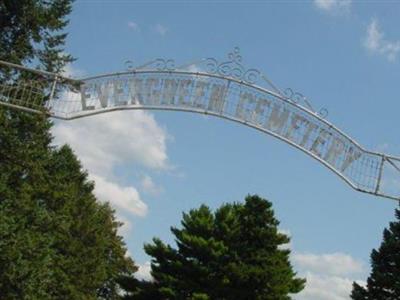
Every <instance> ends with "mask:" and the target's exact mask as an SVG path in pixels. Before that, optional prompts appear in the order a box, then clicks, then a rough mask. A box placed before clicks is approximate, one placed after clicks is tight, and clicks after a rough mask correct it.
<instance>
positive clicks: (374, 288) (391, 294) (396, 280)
mask: <svg viewBox="0 0 400 300" xmlns="http://www.w3.org/2000/svg"><path fill="white" fill-rule="evenodd" d="M395 214H396V219H397V220H396V221H394V222H391V223H390V224H389V228H387V229H385V230H384V231H383V241H382V243H381V245H380V247H379V249H378V250H375V249H374V250H372V253H371V267H372V271H371V274H370V276H369V277H368V279H367V286H366V287H363V286H360V285H359V284H357V283H356V282H354V283H353V291H352V293H351V298H352V299H355V300H398V299H400V209H397V210H396V213H395Z"/></svg>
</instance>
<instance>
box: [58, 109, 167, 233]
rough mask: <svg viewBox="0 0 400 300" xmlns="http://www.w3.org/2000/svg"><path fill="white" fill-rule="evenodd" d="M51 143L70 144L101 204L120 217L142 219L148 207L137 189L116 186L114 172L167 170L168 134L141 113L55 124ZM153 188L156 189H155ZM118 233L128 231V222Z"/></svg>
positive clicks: (133, 112) (95, 117)
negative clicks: (122, 168) (130, 168)
mask: <svg viewBox="0 0 400 300" xmlns="http://www.w3.org/2000/svg"><path fill="white" fill-rule="evenodd" d="M52 133H53V135H54V137H55V139H54V143H55V144H56V145H61V144H64V143H67V144H69V145H70V146H71V147H72V149H73V150H74V151H75V152H76V154H77V156H78V158H79V159H80V160H81V162H82V164H83V167H84V168H85V169H87V170H88V171H89V178H90V179H91V180H94V182H95V190H94V193H95V195H96V197H97V198H98V199H99V200H100V201H108V202H110V203H111V204H112V205H113V207H114V208H116V210H117V217H118V220H121V218H122V219H123V217H121V216H127V215H129V214H130V215H136V216H144V215H146V213H147V206H146V204H145V203H144V202H143V199H142V198H141V196H140V194H139V192H138V190H137V188H135V187H133V186H127V185H125V184H121V183H120V182H119V178H118V176H115V175H114V173H113V171H114V170H115V168H116V167H118V166H125V167H127V166H129V167H136V166H142V167H145V168H148V169H152V170H169V165H168V157H167V152H166V140H167V133H166V131H165V130H164V129H162V128H161V127H160V126H159V125H158V124H157V122H156V121H155V119H154V117H153V116H152V115H151V114H149V113H146V112H144V111H129V112H114V113H107V114H102V115H98V116H94V117H87V118H82V119H77V120H74V121H68V122H66V121H64V122H57V123H56V124H55V126H53V128H52ZM154 188H155V187H154ZM122 221H123V222H124V223H125V225H124V227H123V228H121V229H120V230H121V232H123V233H126V232H128V231H129V230H130V228H131V224H130V222H129V220H128V219H127V218H125V219H123V220H122Z"/></svg>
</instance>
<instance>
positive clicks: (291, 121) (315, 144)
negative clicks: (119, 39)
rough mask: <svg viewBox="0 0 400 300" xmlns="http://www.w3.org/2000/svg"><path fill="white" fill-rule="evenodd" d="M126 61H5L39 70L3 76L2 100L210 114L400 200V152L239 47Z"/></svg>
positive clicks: (54, 111) (45, 106)
mask: <svg viewBox="0 0 400 300" xmlns="http://www.w3.org/2000/svg"><path fill="white" fill-rule="evenodd" d="M126 65H127V68H128V69H127V70H126V71H124V72H119V73H112V74H105V75H99V76H95V77H89V78H84V79H80V80H75V79H71V78H66V77H63V76H61V75H59V74H53V73H48V72H43V71H38V70H33V69H29V68H26V67H22V66H18V65H14V64H10V63H7V62H1V61H0V68H5V69H7V74H8V76H9V77H11V78H12V76H14V78H15V73H18V72H28V73H29V74H30V75H31V77H32V74H34V76H35V79H34V80H30V81H21V80H19V81H17V82H18V84H16V83H15V81H12V80H9V81H7V80H1V77H0V105H4V106H8V107H12V108H17V109H20V110H24V111H29V112H33V113H44V114H48V115H50V116H51V117H54V118H57V119H62V120H73V119H77V118H82V117H86V116H90V115H95V114H100V113H105V112H110V111H115V110H126V109H157V110H174V111H188V112H195V113H203V114H209V115H213V116H216V117H220V118H224V119H228V120H231V121H235V122H239V123H242V124H245V125H247V126H249V127H252V128H255V129H257V130H259V131H262V132H264V133H267V134H269V135H272V136H274V137H276V138H278V139H280V140H282V141H284V142H286V143H288V144H290V145H292V146H294V147H296V148H297V149H299V150H301V151H303V152H305V153H306V154H308V155H310V156H311V157H313V158H314V159H316V160H318V161H319V162H320V163H322V164H323V165H325V166H326V167H327V168H329V169H330V170H332V171H333V172H334V173H335V174H337V175H338V176H339V177H340V178H341V179H343V180H344V181H345V182H346V183H347V184H349V185H350V186H351V187H352V188H353V189H355V190H357V191H361V192H364V193H369V194H373V195H376V196H382V197H386V198H390V199H395V200H400V187H399V189H398V191H389V192H387V191H385V190H384V189H383V187H382V185H383V183H384V180H383V178H384V177H385V176H386V177H387V176H391V177H393V176H397V178H398V179H400V176H399V175H400V158H399V157H395V156H390V155H386V154H382V153H377V152H373V151H368V150H366V149H364V148H363V147H361V146H360V145H359V144H358V143H357V142H356V141H354V140H353V139H352V138H350V137H349V136H347V135H346V134H345V133H343V132H342V131H340V130H339V129H338V128H336V127H335V126H334V125H332V124H331V123H329V122H328V121H326V120H325V119H324V118H325V117H326V115H327V111H326V110H325V109H322V110H321V111H320V112H319V113H317V112H315V110H314V109H313V107H312V105H311V104H310V102H309V101H307V99H306V98H305V97H304V96H302V95H301V94H299V93H295V92H293V91H292V90H291V89H287V90H285V91H284V92H282V91H281V90H280V89H278V88H277V87H276V86H275V85H274V84H273V83H272V82H271V81H270V80H268V78H266V77H265V76H264V75H262V73H261V72H260V71H258V70H256V69H246V68H244V66H243V65H242V64H241V56H240V54H239V49H238V48H235V50H234V51H233V52H232V53H230V54H229V57H228V60H227V61H225V62H222V63H219V62H218V61H217V60H215V59H213V58H208V59H202V60H200V61H197V62H194V63H190V64H186V65H184V66H180V67H175V66H174V61H172V60H164V59H156V60H154V61H151V62H149V63H147V64H145V65H143V66H140V67H136V68H133V67H132V63H131V62H127V64H126ZM0 71H1V69H0ZM1 74H2V73H1V72H0V75H1ZM10 74H14V75H10ZM258 83H264V84H265V83H266V86H267V87H266V88H265V87H261V86H259V85H258ZM389 168H392V172H396V173H395V174H392V173H390V169H389ZM393 178H396V177H393ZM399 181H400V180H399Z"/></svg>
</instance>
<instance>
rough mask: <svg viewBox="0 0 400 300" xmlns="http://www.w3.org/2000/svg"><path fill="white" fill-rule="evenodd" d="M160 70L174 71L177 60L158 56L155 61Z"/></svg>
mask: <svg viewBox="0 0 400 300" xmlns="http://www.w3.org/2000/svg"><path fill="white" fill-rule="evenodd" d="M154 64H155V67H156V69H157V70H158V71H173V70H175V61H174V60H173V59H164V58H157V59H156V60H155V61H154Z"/></svg>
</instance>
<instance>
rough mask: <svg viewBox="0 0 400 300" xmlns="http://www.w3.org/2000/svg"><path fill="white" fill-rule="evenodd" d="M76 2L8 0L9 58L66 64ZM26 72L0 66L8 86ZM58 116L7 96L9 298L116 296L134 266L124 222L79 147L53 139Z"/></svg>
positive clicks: (3, 248)
mask: <svg viewBox="0 0 400 300" xmlns="http://www.w3.org/2000/svg"><path fill="white" fill-rule="evenodd" d="M71 9H72V1H71V0H52V1H42V0H18V1H15V0H4V1H1V2H0V60H4V61H8V62H12V63H16V64H25V65H30V66H32V67H36V68H39V69H42V70H46V71H51V72H61V71H62V69H63V67H64V66H65V65H66V64H67V63H68V62H71V61H72V57H71V56H70V55H68V54H65V50H64V43H65V39H66V36H67V35H66V33H64V32H63V29H64V28H65V26H66V25H67V24H68V19H67V16H68V14H69V13H70V12H71ZM27 78H29V79H32V78H31V77H30V76H29V74H27V73H16V72H11V71H10V70H9V69H0V87H1V85H2V84H5V83H6V82H7V84H8V85H10V84H18V83H19V82H20V81H21V80H24V79H27ZM0 91H1V88H0ZM43 93H44V94H45V93H46V91H45V90H44V91H43ZM51 126H52V123H51V120H50V119H49V118H48V117H46V116H44V115H35V114H30V113H25V112H21V111H15V110H11V109H8V108H5V107H3V106H1V105H0V299H7V300H8V299H116V298H118V286H117V283H116V278H117V277H118V276H120V275H121V274H125V275H128V276H130V275H131V274H132V273H133V271H135V267H134V265H133V262H132V261H131V260H130V259H129V258H126V257H125V252H126V249H125V246H124V243H123V241H122V239H121V237H119V236H118V234H117V229H118V227H119V226H120V224H119V223H118V222H117V221H116V220H115V218H114V212H113V211H112V209H111V208H110V207H109V206H108V205H107V204H101V203H99V202H98V201H96V199H95V197H94V196H93V183H91V182H90V181H88V179H87V174H86V173H85V172H83V171H82V168H81V165H80V164H79V162H78V160H77V158H76V157H75V155H74V154H73V153H72V151H71V149H69V148H68V147H67V146H64V147H61V148H60V149H55V148H54V147H52V146H51V142H52V137H51V134H50V128H51Z"/></svg>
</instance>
